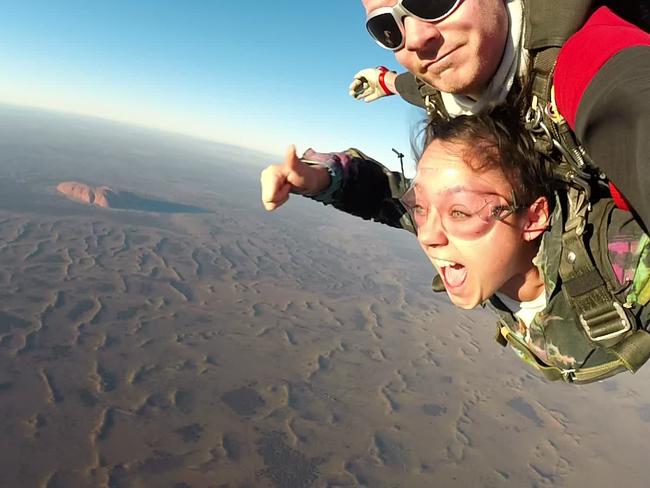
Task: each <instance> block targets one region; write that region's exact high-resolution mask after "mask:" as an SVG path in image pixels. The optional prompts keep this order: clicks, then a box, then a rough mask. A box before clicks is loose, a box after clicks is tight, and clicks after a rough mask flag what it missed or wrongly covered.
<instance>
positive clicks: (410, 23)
mask: <svg viewBox="0 0 650 488" xmlns="http://www.w3.org/2000/svg"><path fill="white" fill-rule="evenodd" d="M441 39H442V35H441V34H440V29H438V26H437V25H436V24H435V23H433V22H425V21H423V20H420V19H416V18H415V17H411V16H407V17H405V18H404V47H405V48H406V50H408V51H414V52H418V51H423V50H426V49H435V50H437V49H438V48H439V47H440V41H441Z"/></svg>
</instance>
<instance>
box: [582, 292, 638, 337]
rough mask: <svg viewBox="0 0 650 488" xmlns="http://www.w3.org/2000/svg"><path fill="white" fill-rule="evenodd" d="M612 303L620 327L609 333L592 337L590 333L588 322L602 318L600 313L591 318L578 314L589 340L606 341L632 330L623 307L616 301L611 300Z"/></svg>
mask: <svg viewBox="0 0 650 488" xmlns="http://www.w3.org/2000/svg"><path fill="white" fill-rule="evenodd" d="M612 305H613V307H614V311H615V312H616V313H617V315H618V318H619V319H620V324H621V326H622V327H621V328H620V329H619V330H615V331H614V332H610V333H609V334H605V335H602V336H598V337H594V336H593V334H592V330H591V325H590V324H589V322H590V321H591V322H594V321H598V320H602V314H601V315H598V316H596V317H593V318H592V319H585V317H584V314H580V316H579V319H580V323H581V324H582V328H583V329H584V330H585V332H586V333H587V336H588V337H589V339H590V340H592V341H594V342H602V341H607V340H609V339H614V338H616V337H618V336H620V335H623V334H625V333H626V332H628V331H630V330H632V324H630V321H629V320H628V318H627V314H626V313H625V310H623V307H621V305H620V304H619V303H618V302H612ZM607 320H608V321H611V319H607Z"/></svg>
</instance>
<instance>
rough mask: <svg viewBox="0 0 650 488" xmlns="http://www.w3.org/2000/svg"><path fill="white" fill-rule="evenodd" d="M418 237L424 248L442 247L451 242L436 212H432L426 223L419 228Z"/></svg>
mask: <svg viewBox="0 0 650 488" xmlns="http://www.w3.org/2000/svg"><path fill="white" fill-rule="evenodd" d="M417 236H418V241H419V242H420V244H421V245H422V246H424V247H440V246H444V245H446V244H447V243H448V242H449V240H448V239H447V232H446V231H445V229H444V227H443V226H442V223H441V221H440V216H439V215H438V212H436V211H435V210H432V211H430V212H429V213H428V215H427V218H426V221H425V222H422V224H421V225H419V226H418V227H417Z"/></svg>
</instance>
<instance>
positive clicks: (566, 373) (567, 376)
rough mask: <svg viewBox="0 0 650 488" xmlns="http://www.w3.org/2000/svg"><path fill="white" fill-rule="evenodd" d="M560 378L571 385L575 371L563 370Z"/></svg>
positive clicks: (574, 377)
mask: <svg viewBox="0 0 650 488" xmlns="http://www.w3.org/2000/svg"><path fill="white" fill-rule="evenodd" d="M562 378H563V379H564V381H566V382H567V383H573V382H574V381H575V379H576V370H575V369H563V370H562Z"/></svg>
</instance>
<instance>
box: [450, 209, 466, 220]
mask: <svg viewBox="0 0 650 488" xmlns="http://www.w3.org/2000/svg"><path fill="white" fill-rule="evenodd" d="M449 215H450V216H451V217H452V218H454V219H457V220H460V219H468V218H469V217H471V215H470V214H468V213H467V212H463V211H462V210H458V209H455V210H452V211H451V212H449Z"/></svg>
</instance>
